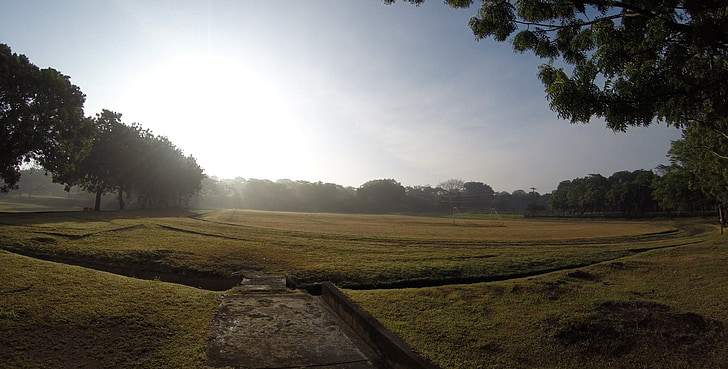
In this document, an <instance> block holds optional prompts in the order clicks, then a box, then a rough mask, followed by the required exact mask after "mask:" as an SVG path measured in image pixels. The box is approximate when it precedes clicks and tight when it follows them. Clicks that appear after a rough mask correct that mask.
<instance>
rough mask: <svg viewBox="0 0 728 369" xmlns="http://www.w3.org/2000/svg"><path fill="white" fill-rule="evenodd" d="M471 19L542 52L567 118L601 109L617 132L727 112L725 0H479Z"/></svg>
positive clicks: (553, 95) (555, 100)
mask: <svg viewBox="0 0 728 369" xmlns="http://www.w3.org/2000/svg"><path fill="white" fill-rule="evenodd" d="M406 1H408V2H411V3H415V4H419V3H421V2H423V1H424V0H406ZM385 2H386V3H392V2H394V0H385ZM445 2H446V3H448V4H450V5H451V6H453V7H469V6H470V5H471V4H472V3H473V1H472V0H446V1H445ZM470 27H471V29H472V30H473V33H474V34H475V36H476V37H477V38H479V39H485V38H491V37H492V38H493V39H494V40H496V41H501V42H503V41H506V40H510V42H511V43H512V44H513V47H514V49H515V50H516V51H518V52H525V51H530V52H533V53H534V54H535V55H537V56H538V57H540V58H542V59H544V60H546V61H547V63H546V64H544V65H542V66H541V68H540V72H539V78H540V79H541V81H542V82H543V84H544V86H545V87H546V93H547V98H548V100H549V101H550V104H551V109H552V110H554V111H555V112H557V113H558V114H559V116H560V117H562V118H565V119H568V120H570V121H571V122H572V123H575V122H583V123H586V122H589V121H590V119H591V118H592V117H601V118H604V119H605V120H606V122H607V126H608V127H609V128H611V129H613V130H618V131H622V130H626V129H627V128H628V127H629V126H645V125H649V124H651V123H653V122H655V121H661V122H665V123H667V124H671V125H676V126H686V125H689V124H692V123H699V124H702V125H705V126H711V125H713V124H715V122H716V121H718V120H725V119H726V118H728V83H727V82H728V2H726V1H725V0H700V1H698V0H619V1H614V0H484V1H483V4H482V6H481V7H480V9H479V11H478V13H477V15H476V16H474V17H473V18H472V19H471V20H470Z"/></svg>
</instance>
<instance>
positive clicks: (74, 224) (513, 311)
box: [0, 211, 728, 368]
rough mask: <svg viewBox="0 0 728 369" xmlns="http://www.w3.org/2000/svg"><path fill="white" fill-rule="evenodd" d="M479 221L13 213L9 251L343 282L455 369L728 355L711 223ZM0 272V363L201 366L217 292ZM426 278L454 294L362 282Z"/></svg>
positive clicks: (689, 363)
mask: <svg viewBox="0 0 728 369" xmlns="http://www.w3.org/2000/svg"><path fill="white" fill-rule="evenodd" d="M469 222H470V223H469V224H468V225H467V226H453V225H452V222H451V219H450V218H435V217H428V218H424V217H408V216H364V215H333V214H300V213H272V212H255V211H220V212H184V211H165V212H162V211H158V212H121V213H119V212H102V213H83V212H73V213H46V214H3V215H0V248H2V249H5V250H7V251H12V252H14V253H22V254H24V255H29V256H33V257H38V258H43V259H50V260H58V261H63V262H70V263H75V264H93V265H115V266H118V267H122V268H131V269H135V270H146V271H155V272H160V273H161V272H164V273H174V274H184V275H189V276H206V277H211V278H229V277H231V276H240V275H241V274H245V273H250V272H261V271H263V272H279V273H285V274H287V275H288V276H289V277H290V278H291V279H292V281H293V282H294V283H296V284H297V285H298V286H313V285H315V284H316V283H317V282H321V281H323V280H332V281H334V282H335V283H337V284H339V285H340V286H344V287H348V288H350V290H348V291H347V292H348V293H349V294H350V296H352V297H353V298H354V299H355V301H357V302H359V303H360V304H361V305H362V306H364V307H365V308H367V309H368V310H369V311H371V312H372V313H373V314H374V315H375V316H376V317H377V318H379V319H381V320H382V321H383V322H384V323H385V324H386V325H387V326H389V327H390V328H392V329H393V330H395V331H396V332H397V333H398V334H400V335H401V336H402V337H404V338H405V339H406V340H407V341H409V342H411V343H412V344H413V346H414V347H415V348H416V349H417V350H419V351H421V352H422V353H424V354H425V355H426V356H427V357H429V358H431V359H433V360H434V361H436V362H437V363H439V364H440V365H442V366H443V367H444V368H478V367H482V368H497V367H504V368H506V367H507V368H512V367H524V368H525V367H553V368H572V367H573V368H577V367H593V368H607V367H627V368H641V367H649V366H650V365H647V364H649V363H651V362H656V363H661V364H660V365H658V367H674V368H680V367H720V366H716V365H715V364H716V363H722V362H725V360H726V359H727V358H728V343H726V331H725V328H724V325H725V323H726V322H728V313H726V311H728V305H726V301H728V292H726V291H728V289H726V288H725V285H726V282H728V273H725V271H724V267H725V265H726V261H728V247H725V246H724V245H723V244H722V243H723V239H722V238H720V237H718V236H717V235H716V231H715V228H714V227H711V226H708V225H706V224H705V223H704V222H702V221H699V220H681V221H679V222H672V221H659V222H658V221H655V222H638V221H629V222H623V221H594V220H589V221H574V220H569V221H557V220H549V221H534V220H517V219H507V220H506V221H505V223H506V226H505V227H491V226H490V224H489V220H487V219H483V220H469ZM0 265H2V266H3V268H0V269H2V270H0V277H1V278H3V280H5V281H8V282H7V283H4V284H3V286H4V287H2V289H1V290H0V296H1V297H2V298H1V299H0V333H1V334H0V337H3V338H0V340H2V341H0V345H1V346H3V347H8V348H9V350H3V353H2V354H0V355H3V356H2V357H0V359H2V362H3V363H13V365H11V367H16V366H20V367H22V365H25V366H27V367H43V366H44V365H43V363H46V362H49V361H44V360H53V358H54V357H55V356H58V357H59V358H60V357H61V356H63V355H64V350H66V349H68V348H69V347H71V346H69V345H70V344H69V343H68V342H70V341H69V339H67V337H75V340H78V341H79V342H81V344H80V346H74V347H75V349H76V350H77V351H78V355H76V356H79V357H83V358H87V359H88V361H87V362H88V363H93V362H94V361H93V360H97V361H96V362H99V360H101V361H102V362H103V363H104V364H103V365H96V366H108V367H123V366H129V367H149V368H152V367H163V365H158V364H159V363H162V362H169V363H171V364H169V365H168V367H200V366H204V341H205V337H204V336H205V334H206V333H205V332H206V330H207V329H208V328H209V324H210V320H211V316H212V314H213V311H214V307H215V301H216V299H217V297H218V296H219V293H216V292H209V291H204V290H198V289H193V288H189V287H185V286H179V285H171V284H167V283H163V282H159V281H143V280H136V279H129V278H125V277H121V276H117V275H112V274H108V273H103V272H98V271H93V270H88V269H86V268H80V267H75V266H68V265H61V264H57V263H51V262H46V261H40V260H37V259H32V258H28V257H25V256H19V255H16V254H12V253H8V252H6V251H0ZM546 272H552V273H549V274H542V273H546ZM528 276H531V277H528ZM514 277H526V278H517V279H509V278H514ZM506 279H508V280H506ZM499 280H501V281H499ZM483 281H489V282H487V283H483ZM455 282H481V283H470V284H467V285H466V284H460V285H456V284H453V283H455ZM423 285H431V286H437V285H443V286H441V287H428V288H406V289H378V290H362V288H364V289H370V288H377V287H378V288H382V287H388V288H391V287H402V286H423ZM89 301H90V303H89ZM182 310H183V311H182ZM665 322H677V323H675V324H672V325H668V324H666V323H665ZM126 326H129V327H130V328H129V329H133V330H134V331H139V332H141V333H140V334H139V335H138V336H133V335H131V333H129V332H132V331H131V330H129V331H127V330H125V329H122V328H121V327H126ZM637 326H639V327H640V328H638V327H637ZM115 331H119V332H120V333H119V335H113V334H111V333H110V332H115ZM59 332H64V333H63V335H59ZM6 333H7V334H6ZM23 335H26V336H27V337H28V338H27V339H23V338H21V336H23ZM87 337H92V338H87ZM44 341H47V342H50V344H39V343H38V342H44ZM107 341H109V342H107ZM137 341H138V342H137ZM95 342H100V344H98V345H96V344H95ZM127 342H128V343H127ZM625 343H628V344H629V345H628V346H629V347H627V346H625ZM135 347H138V349H137V348H135ZM54 355H55V356H54ZM169 355H173V356H175V358H176V359H174V360H172V359H168V358H169ZM38 358H40V359H38ZM36 359H37V360H36ZM34 360H35V361H34ZM59 360H60V359H59ZM64 360H65V359H64ZM167 360H170V361H167ZM39 363H40V364H39ZM106 363H108V364H106ZM646 363H647V364H646ZM15 364H18V365H15ZM21 364H22V365H21ZM71 364H73V363H71ZM2 365H5V364H0V367H1V366H2ZM74 365H75V364H74ZM74 365H67V366H74ZM91 366H94V365H91Z"/></svg>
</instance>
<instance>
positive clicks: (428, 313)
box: [347, 237, 728, 369]
mask: <svg viewBox="0 0 728 369" xmlns="http://www.w3.org/2000/svg"><path fill="white" fill-rule="evenodd" d="M725 242H726V241H725V239H724V238H718V237H716V238H715V239H713V240H710V241H707V242H704V243H701V244H694V245H687V246H682V247H678V248H669V249H662V250H655V251H650V252H646V253H644V254H640V255H636V256H630V257H626V258H622V259H620V260H618V261H612V262H605V263H601V264H597V265H593V266H590V267H585V268H579V269H572V270H568V271H559V272H553V273H549V274H546V275H541V276H538V277H532V278H520V279H515V280H510V281H502V282H492V283H476V284H470V285H451V286H442V287H433V288H418V289H400V290H372V291H355V290H349V291H347V293H348V294H349V295H350V296H351V297H352V298H353V299H354V300H355V301H357V302H358V303H359V304H360V305H362V307H364V308H365V309H367V310H368V311H370V312H371V313H372V314H373V315H374V316H375V317H376V318H377V319H379V320H380V321H382V322H383V323H384V324H385V325H386V326H388V327H389V328H390V329H392V330H393V331H394V332H395V333H397V334H398V335H400V336H401V337H403V338H404V339H405V340H406V341H408V342H410V344H411V345H412V346H413V347H415V348H417V349H418V350H419V351H420V352H421V353H423V354H424V355H425V356H426V357H429V358H430V359H432V360H433V361H434V362H436V363H438V364H440V365H441V366H442V367H443V368H463V369H464V368H605V369H606V368H726V367H728V364H727V363H728V327H727V326H726V324H727V323H728V288H726V286H727V285H728V273H726V270H725V268H726V266H727V265H728V246H726V244H725Z"/></svg>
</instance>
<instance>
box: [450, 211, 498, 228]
mask: <svg viewBox="0 0 728 369" xmlns="http://www.w3.org/2000/svg"><path fill="white" fill-rule="evenodd" d="M462 211H464V209H462V208H458V207H453V208H452V225H456V226H474V227H505V226H506V223H505V222H504V221H503V219H502V218H501V216H500V214H498V211H497V210H495V209H494V208H492V209H490V223H487V219H488V218H487V216H488V215H487V214H488V213H485V214H483V215H482V216H479V217H478V219H477V220H475V221H474V222H468V220H467V219H466V217H465V215H463V213H462Z"/></svg>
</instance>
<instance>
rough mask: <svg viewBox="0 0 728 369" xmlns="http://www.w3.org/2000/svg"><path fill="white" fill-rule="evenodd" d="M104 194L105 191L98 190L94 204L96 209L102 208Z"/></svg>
mask: <svg viewBox="0 0 728 369" xmlns="http://www.w3.org/2000/svg"><path fill="white" fill-rule="evenodd" d="M103 194H104V191H96V203H95V204H94V211H100V210H101V195H103Z"/></svg>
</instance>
